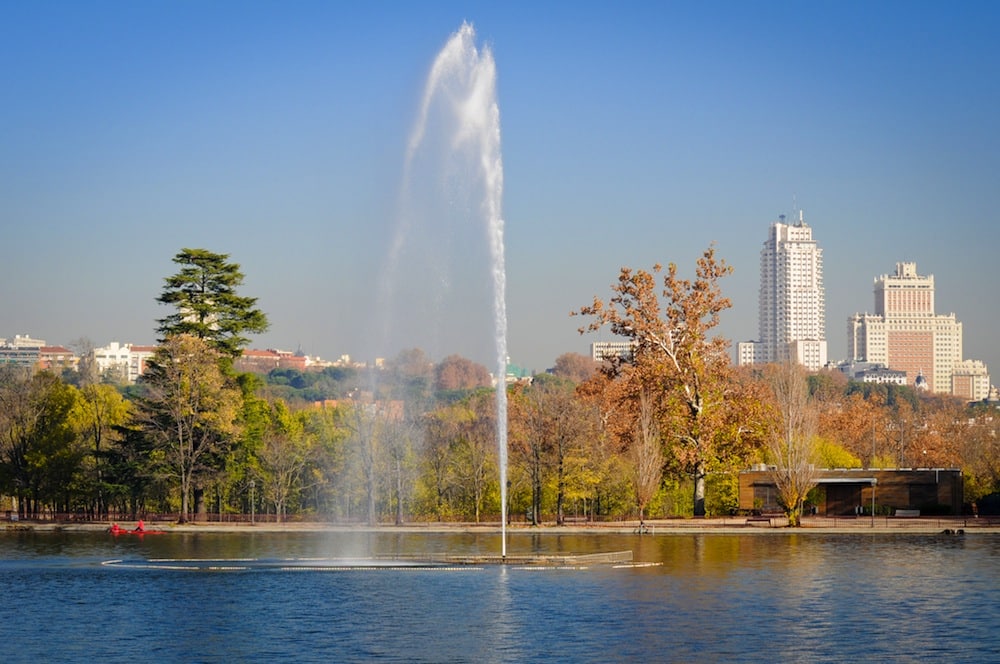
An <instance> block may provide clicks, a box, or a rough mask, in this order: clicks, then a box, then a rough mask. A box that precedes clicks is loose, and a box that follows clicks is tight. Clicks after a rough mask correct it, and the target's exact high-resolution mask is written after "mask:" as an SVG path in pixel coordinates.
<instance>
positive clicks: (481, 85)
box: [380, 23, 507, 557]
mask: <svg viewBox="0 0 1000 664" xmlns="http://www.w3.org/2000/svg"><path fill="white" fill-rule="evenodd" d="M502 196H503V163H502V160H501V153H500V111H499V108H498V106H497V99H496V66H495V64H494V61H493V54H492V52H491V51H490V49H489V48H487V47H483V49H482V50H480V49H478V48H477V47H476V44H475V30H474V29H473V27H472V26H471V25H470V24H468V23H464V24H463V25H462V27H461V28H459V30H458V31H457V32H456V33H455V34H453V35H452V36H451V38H450V39H449V40H448V42H447V43H446V44H445V46H444V48H442V49H441V52H440V53H439V54H438V56H437V58H436V59H435V60H434V64H433V66H432V67H431V71H430V74H429V75H428V78H427V83H426V86H425V88H424V93H423V98H422V101H421V105H420V109H419V113H418V116H417V120H416V122H415V124H414V128H413V133H412V134H411V136H410V140H409V144H408V147H407V152H406V161H405V167H404V171H403V185H402V194H401V196H400V200H401V201H402V202H403V203H402V205H401V209H400V213H399V225H398V227H397V229H396V233H395V235H394V237H393V241H392V244H391V246H390V249H389V260H388V263H387V271H386V273H387V280H386V281H385V282H384V283H383V286H384V288H383V292H382V293H381V295H382V297H383V299H385V300H388V299H391V298H392V295H393V294H392V293H389V292H388V291H387V290H385V289H386V288H395V287H397V285H398V282H399V280H398V279H396V276H395V272H396V271H397V270H398V265H399V263H400V260H401V258H402V257H403V254H404V252H406V251H407V250H408V249H409V251H410V252H411V253H429V254H430V255H431V256H432V257H433V256H434V252H435V250H437V247H436V243H438V242H446V241H449V240H452V236H458V237H459V238H463V237H465V238H467V239H466V243H465V244H463V246H461V247H460V249H461V251H460V253H461V254H462V255H463V256H468V255H469V254H473V255H474V254H475V251H476V249H477V247H476V246H475V245H476V244H478V243H477V242H476V241H475V240H474V239H472V238H471V237H469V235H470V231H472V232H478V231H482V230H485V232H486V234H487V239H488V246H489V257H488V259H487V260H488V262H489V265H490V267H491V277H492V279H491V280H492V287H493V288H492V291H493V292H492V299H493V312H492V313H493V331H494V342H495V352H496V355H495V357H496V381H497V387H496V408H497V445H498V447H499V467H500V505H501V541H502V545H501V549H502V551H501V555H502V556H503V557H506V554H507V533H506V529H507V392H506V376H507V311H506V300H505V297H506V296H505V291H506V272H505V267H504V238H503V219H502V218H501V214H500V208H501V199H502ZM415 208H420V209H421V210H423V213H424V216H425V217H432V218H433V219H434V220H435V223H436V224H442V223H443V222H441V221H440V220H441V219H442V218H445V219H447V218H453V221H452V226H450V227H446V228H445V229H444V230H445V232H444V233H440V234H439V235H443V236H445V237H443V238H441V237H435V238H433V239H430V240H428V239H427V235H428V234H426V233H414V232H412V227H413V225H414V221H415V220H414V217H415V215H417V213H416V212H415ZM428 209H429V210H431V212H428V211H427V210H428ZM420 230H424V229H420ZM418 240H423V241H424V242H426V243H428V244H427V245H426V246H424V247H422V248H419V249H417V250H414V249H413V248H412V246H410V247H408V246H407V245H412V244H413V243H414V242H415V241H418ZM458 241H459V242H462V240H461V239H459V240H458ZM438 258H440V257H438ZM445 258H449V257H448V256H446V257H445ZM425 260H426V263H425V265H424V268H425V270H427V271H430V272H433V273H435V275H436V277H437V279H438V281H439V282H440V283H439V285H440V286H441V287H442V288H439V289H435V290H442V289H446V288H448V287H450V286H451V280H450V278H449V276H448V274H447V271H446V270H445V269H444V268H443V267H442V265H440V264H438V263H435V262H434V261H433V260H427V259H426V258H425ZM473 262H475V261H473ZM467 267H469V268H470V269H475V268H476V266H474V265H472V266H467ZM458 269H459V270H462V268H458ZM458 273H460V274H465V271H464V270H462V271H461V272H458ZM425 290H426V289H425ZM398 299H399V300H400V301H404V300H405V301H407V302H409V301H410V300H412V299H413V298H412V297H411V296H407V297H405V298H404V297H400V298H398ZM442 299H443V298H442V297H439V299H438V300H436V301H434V302H433V303H432V304H431V305H429V306H428V307H425V308H430V309H436V308H437V307H439V306H442V305H441V300H442ZM478 299H480V300H481V299H482V298H481V297H480V298H478ZM390 308H395V306H392V307H390V306H388V305H386V304H383V306H382V307H380V309H381V310H382V311H388V310H389V309H390ZM462 308H466V309H467V308H468V307H453V308H452V309H450V310H449V312H448V313H449V316H453V315H457V314H458V312H457V311H455V309H462ZM432 318H436V319H437V320H440V319H441V318H442V317H441V316H436V317H435V316H432ZM484 318H485V316H484ZM389 327H390V324H389V323H388V322H386V324H385V328H386V329H385V330H384V333H383V336H384V337H386V338H387V337H388V333H389V332H388V328H389ZM411 330H412V328H411ZM410 343H412V340H411V341H410ZM448 351H449V352H454V349H448Z"/></svg>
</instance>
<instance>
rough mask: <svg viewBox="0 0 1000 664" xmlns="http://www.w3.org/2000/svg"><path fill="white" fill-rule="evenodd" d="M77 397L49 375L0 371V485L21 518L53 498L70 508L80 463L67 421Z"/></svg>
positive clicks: (33, 513)
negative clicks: (14, 503) (69, 494)
mask: <svg viewBox="0 0 1000 664" xmlns="http://www.w3.org/2000/svg"><path fill="white" fill-rule="evenodd" d="M78 398H79V393H78V391H77V389H76V388H75V387H73V386H72V385H67V384H66V383H63V382H62V381H61V380H60V379H59V378H58V377H57V376H55V375H54V374H52V373H50V372H48V371H42V372H39V373H32V371H31V370H30V369H25V368H22V367H3V368H0V486H2V487H3V488H4V489H5V490H6V491H8V492H9V493H10V494H11V495H13V496H15V497H16V498H17V503H18V511H19V512H20V514H21V516H22V517H29V516H30V517H35V516H37V515H38V514H39V513H40V511H41V510H42V509H43V507H44V506H45V505H49V506H52V507H56V504H55V501H57V500H58V501H60V503H61V504H60V505H58V507H61V508H63V509H68V508H69V506H70V500H69V496H68V491H69V490H70V489H72V488H73V487H74V486H75V485H76V484H77V481H78V475H79V472H80V464H81V462H82V459H83V454H82V451H81V449H80V447H79V446H78V445H76V440H77V437H76V431H75V430H74V427H73V420H72V413H73V409H74V408H75V407H76V403H77V400H78Z"/></svg>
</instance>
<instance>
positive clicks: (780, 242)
mask: <svg viewBox="0 0 1000 664" xmlns="http://www.w3.org/2000/svg"><path fill="white" fill-rule="evenodd" d="M759 306H760V311H759V325H760V329H759V335H760V336H759V338H758V340H757V341H755V342H751V344H746V343H743V344H740V345H739V362H740V364H748V363H751V362H752V363H753V364H763V363H767V362H784V361H787V360H791V361H794V362H798V363H799V364H802V365H804V366H805V367H806V368H808V369H811V370H816V369H819V368H821V367H823V366H824V365H825V364H826V305H825V302H824V297H823V250H822V249H820V248H819V245H817V244H816V241H815V240H813V236H812V228H810V227H809V225H808V224H806V222H805V220H804V219H803V215H802V212H801V211H800V212H799V220H798V222H796V223H794V224H786V223H785V216H784V215H781V217H779V220H778V221H776V222H774V223H773V224H771V228H770V230H769V232H768V237H767V241H766V242H764V247H763V248H762V249H761V252H760V301H759Z"/></svg>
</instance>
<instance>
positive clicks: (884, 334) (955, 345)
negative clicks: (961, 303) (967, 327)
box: [847, 262, 962, 394]
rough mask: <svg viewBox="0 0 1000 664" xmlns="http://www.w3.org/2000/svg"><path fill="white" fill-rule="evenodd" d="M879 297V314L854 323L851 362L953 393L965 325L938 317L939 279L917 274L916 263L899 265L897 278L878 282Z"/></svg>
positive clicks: (857, 316)
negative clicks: (894, 372)
mask: <svg viewBox="0 0 1000 664" xmlns="http://www.w3.org/2000/svg"><path fill="white" fill-rule="evenodd" d="M874 293H875V313H874V314H867V313H865V314H860V313H856V314H854V315H853V316H851V317H850V318H848V321H847V353H848V358H849V359H851V360H857V361H865V362H875V363H878V364H882V365H885V366H887V367H889V368H890V369H896V370H898V371H905V372H906V375H907V379H908V382H909V384H911V385H913V384H916V379H917V376H918V375H922V376H923V377H924V379H925V380H926V383H927V387H928V389H929V390H930V391H932V392H938V393H942V394H950V393H951V392H952V380H951V378H952V370H953V369H954V367H955V365H956V364H957V363H959V362H961V360H962V323H960V322H959V321H957V320H956V319H955V314H948V315H943V314H935V313H934V276H933V275H928V276H921V275H919V274H917V264H916V263H910V262H900V263H896V272H895V273H894V274H883V275H881V276H879V277H876V278H875V286H874Z"/></svg>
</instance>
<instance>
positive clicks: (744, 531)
mask: <svg viewBox="0 0 1000 664" xmlns="http://www.w3.org/2000/svg"><path fill="white" fill-rule="evenodd" d="M118 523H119V525H120V526H121V527H122V528H123V529H125V530H132V529H134V528H135V522H133V521H119V522H118ZM786 524H787V522H786V521H785V520H784V518H783V517H775V518H771V519H761V520H748V519H747V518H745V517H725V518H722V517H720V518H709V519H661V520H651V521H647V522H645V530H644V532H642V533H640V532H639V522H638V521H624V522H612V523H600V522H597V523H570V524H565V525H556V524H555V523H546V524H543V525H540V526H529V525H523V524H513V525H510V526H508V527H507V534H508V536H509V535H517V534H536V533H541V534H562V535H568V534H581V535H586V534H614V535H642V536H644V537H656V536H670V535H691V534H711V535H716V534H717V535H749V534H754V535H757V534H761V535H767V534H773V535H782V534H784V535H790V534H796V535H811V534H856V535H862V534H879V535H885V534H928V535H931V534H933V535H936V534H965V535H972V534H980V533H981V534H987V533H988V534H996V533H1000V518H998V517H986V518H974V517H906V518H892V517H875V519H874V520H873V519H872V518H871V517H858V518H855V519H850V518H846V517H845V518H832V517H807V518H803V519H802V525H801V526H799V527H798V528H792V527H790V526H788V525H786ZM146 525H147V528H148V529H149V530H157V531H165V532H166V533H248V534H249V533H308V532H317V533H322V532H369V533H379V532H382V533H483V534H499V532H500V526H499V524H498V523H479V524H476V523H440V522H414V523H406V524H402V525H395V524H384V525H375V526H370V525H367V524H338V523H326V522H306V523H303V522H290V523H289V522H286V523H274V522H255V523H252V524H251V523H247V522H235V521H234V522H217V521H190V522H188V523H183V524H180V523H175V522H166V521H148V520H147V521H146ZM110 526H111V522H110V521H109V522H100V521H88V522H72V521H65V522H60V521H13V522H7V523H5V524H4V525H3V529H4V530H5V531H8V532H10V531H17V532H30V531H39V532H105V531H107V530H109V528H110Z"/></svg>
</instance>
